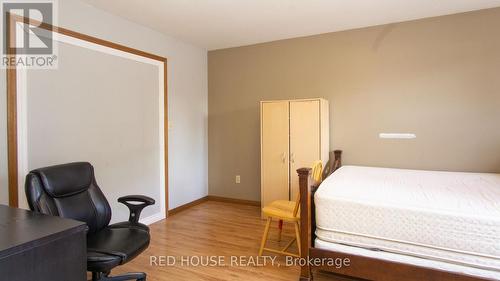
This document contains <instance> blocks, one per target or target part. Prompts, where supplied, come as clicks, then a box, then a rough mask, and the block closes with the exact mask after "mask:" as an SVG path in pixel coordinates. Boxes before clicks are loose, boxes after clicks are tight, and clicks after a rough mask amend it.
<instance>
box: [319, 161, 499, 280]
mask: <svg viewBox="0 0 500 281" xmlns="http://www.w3.org/2000/svg"><path fill="white" fill-rule="evenodd" d="M314 200H315V203H316V226H317V229H316V235H317V237H318V238H319V239H320V240H323V241H326V242H333V243H340V244H345V245H351V246H357V247H363V248H368V249H377V250H383V251H386V252H391V253H399V254H404V255H408V256H413V257H420V258H426V259H430V260H434V261H443V262H446V263H453V264H456V265H463V266H467V267H474V268H480V269H485V270H490V271H498V272H500V174H477V173H452V172H430V171H415V170H401V169H387V168H371V167H358V166H344V167H342V168H340V169H339V170H337V171H336V172H335V173H334V174H333V175H331V176H330V177H328V178H327V179H325V181H324V182H323V183H322V184H321V186H320V187H319V189H318V191H317V192H316V194H315V198H314Z"/></svg>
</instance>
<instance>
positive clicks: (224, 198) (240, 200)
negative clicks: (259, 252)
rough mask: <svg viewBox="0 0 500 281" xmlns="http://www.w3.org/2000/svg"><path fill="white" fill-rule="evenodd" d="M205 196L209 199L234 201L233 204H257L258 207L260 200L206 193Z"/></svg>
mask: <svg viewBox="0 0 500 281" xmlns="http://www.w3.org/2000/svg"><path fill="white" fill-rule="evenodd" d="M207 198H208V200H210V201H218V202H226V203H235V204H243V205H250V206H258V207H260V201H252V200H245V199H236V198H228V197H221V196H214V195H208V196H207Z"/></svg>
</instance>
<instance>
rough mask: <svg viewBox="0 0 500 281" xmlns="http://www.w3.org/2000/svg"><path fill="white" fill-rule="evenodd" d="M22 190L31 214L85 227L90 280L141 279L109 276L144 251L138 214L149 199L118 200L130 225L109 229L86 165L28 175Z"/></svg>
mask: <svg viewBox="0 0 500 281" xmlns="http://www.w3.org/2000/svg"><path fill="white" fill-rule="evenodd" d="M25 188H26V196H27V198H28V203H29V206H30V209H31V210H32V211H35V212H40V213H43V214H48V215H53V216H60V217H63V218H69V219H75V220H79V221H82V222H86V223H87V226H88V232H87V270H88V271H91V272H92V280H93V281H97V280H99V281H122V280H138V281H142V280H146V274H145V273H143V272H138V273H127V274H124V275H119V276H113V277H110V276H109V273H110V271H111V269H113V268H114V267H116V266H118V265H121V264H124V263H126V262H128V261H130V260H132V259H133V258H135V257H136V256H137V255H139V254H140V253H141V252H142V251H144V250H145V249H146V248H147V247H148V245H149V240H150V236H149V228H148V227H147V226H146V225H144V224H141V223H139V215H140V214H141V211H142V209H143V208H144V207H146V206H149V205H153V204H154V203H155V201H154V200H153V199H152V198H149V197H147V196H140V195H131V196H124V197H121V198H119V199H118V202H120V203H123V204H125V205H126V206H127V207H128V208H129V209H130V217H129V220H128V222H121V223H116V224H112V225H109V221H110V219H111V208H110V206H109V203H108V201H107V200H106V197H104V194H103V193H102V192H101V190H100V189H99V186H97V183H96V180H95V177H94V167H92V165H91V164H90V163H86V162H78V163H69V164H63V165H57V166H51V167H46V168H40V169H36V170H33V171H31V172H30V173H29V174H28V175H27V176H26V183H25ZM137 203H139V204H137Z"/></svg>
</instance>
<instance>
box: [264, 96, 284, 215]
mask: <svg viewBox="0 0 500 281" xmlns="http://www.w3.org/2000/svg"><path fill="white" fill-rule="evenodd" d="M288 106H289V105H288V101H277V102H262V103H261V204H262V206H266V205H268V204H269V203H271V202H272V201H274V200H287V199H288V190H289V182H288V178H289V166H288V151H289V146H288V145H289V142H288V135H289V126H288V124H289V123H288V118H289V115H288V112H289V111H288V109H289V107H288Z"/></svg>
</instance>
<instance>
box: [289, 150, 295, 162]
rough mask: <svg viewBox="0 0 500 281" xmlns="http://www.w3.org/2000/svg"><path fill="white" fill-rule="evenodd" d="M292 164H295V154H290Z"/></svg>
mask: <svg viewBox="0 0 500 281" xmlns="http://www.w3.org/2000/svg"><path fill="white" fill-rule="evenodd" d="M290 162H292V163H295V154H294V153H293V152H292V153H291V154H290Z"/></svg>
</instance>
